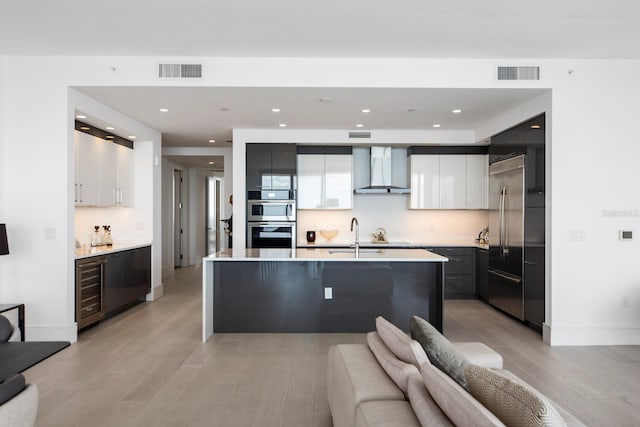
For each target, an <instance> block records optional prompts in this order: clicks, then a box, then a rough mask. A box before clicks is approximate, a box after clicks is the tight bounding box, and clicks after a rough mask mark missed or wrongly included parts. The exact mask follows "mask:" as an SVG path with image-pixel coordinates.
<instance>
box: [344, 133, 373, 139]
mask: <svg viewBox="0 0 640 427" xmlns="http://www.w3.org/2000/svg"><path fill="white" fill-rule="evenodd" d="M349 138H371V132H349Z"/></svg>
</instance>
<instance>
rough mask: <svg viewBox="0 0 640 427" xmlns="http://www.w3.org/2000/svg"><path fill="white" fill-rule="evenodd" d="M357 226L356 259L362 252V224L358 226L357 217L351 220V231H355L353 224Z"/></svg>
mask: <svg viewBox="0 0 640 427" xmlns="http://www.w3.org/2000/svg"><path fill="white" fill-rule="evenodd" d="M354 223H355V224H356V241H355V245H354V246H355V248H356V257H357V256H358V253H359V252H360V224H358V218H356V217H355V216H354V217H353V218H351V231H353V224H354Z"/></svg>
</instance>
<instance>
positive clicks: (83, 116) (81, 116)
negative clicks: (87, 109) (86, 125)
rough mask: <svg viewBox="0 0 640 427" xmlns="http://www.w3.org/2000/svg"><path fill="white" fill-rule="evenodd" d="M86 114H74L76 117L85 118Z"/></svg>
mask: <svg viewBox="0 0 640 427" xmlns="http://www.w3.org/2000/svg"><path fill="white" fill-rule="evenodd" d="M86 118H87V116H85V115H83V114H76V119H86Z"/></svg>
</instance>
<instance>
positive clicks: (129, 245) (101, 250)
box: [76, 241, 151, 259]
mask: <svg viewBox="0 0 640 427" xmlns="http://www.w3.org/2000/svg"><path fill="white" fill-rule="evenodd" d="M145 246H151V242H148V241H125V242H117V243H114V244H113V245H112V246H94V247H91V246H87V247H86V248H84V249H76V259H83V258H90V257H92V256H98V255H106V254H110V253H113V252H120V251H128V250H129V249H137V248H143V247H145Z"/></svg>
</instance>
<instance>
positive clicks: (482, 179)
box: [466, 154, 489, 209]
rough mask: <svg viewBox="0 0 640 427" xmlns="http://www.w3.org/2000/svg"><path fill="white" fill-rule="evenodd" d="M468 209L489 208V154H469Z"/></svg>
mask: <svg viewBox="0 0 640 427" xmlns="http://www.w3.org/2000/svg"><path fill="white" fill-rule="evenodd" d="M466 157H467V209H489V196H488V194H489V156H488V155H486V154H468V155H467V156H466Z"/></svg>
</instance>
